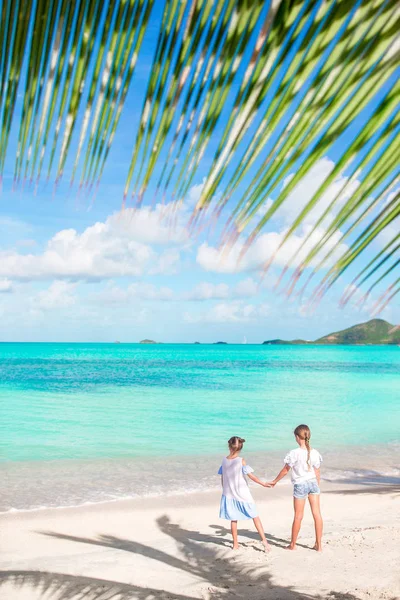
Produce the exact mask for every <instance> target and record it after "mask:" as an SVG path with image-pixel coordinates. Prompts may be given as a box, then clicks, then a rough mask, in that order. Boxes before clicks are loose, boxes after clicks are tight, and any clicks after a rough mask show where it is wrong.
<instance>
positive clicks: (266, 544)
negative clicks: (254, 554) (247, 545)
mask: <svg viewBox="0 0 400 600" xmlns="http://www.w3.org/2000/svg"><path fill="white" fill-rule="evenodd" d="M262 543H263V546H264V550H265V552H271V546H270V545H269V544H268V542H267V540H262Z"/></svg>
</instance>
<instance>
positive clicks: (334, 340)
mask: <svg viewBox="0 0 400 600" xmlns="http://www.w3.org/2000/svg"><path fill="white" fill-rule="evenodd" d="M264 344H268V345H276V346H279V345H284V344H290V345H296V344H297V345H298V344H319V345H321V346H335V345H342V344H343V345H371V346H372V345H390V344H399V345H400V325H391V324H390V323H388V322H387V321H384V320H383V319H372V320H371V321H367V323H360V324H359V325H353V327H349V328H348V329H343V330H342V331H335V332H334V333H329V334H328V335H325V336H323V337H321V338H319V339H317V340H315V341H314V342H306V341H305V340H291V341H286V340H280V339H275V340H267V341H265V342H264Z"/></svg>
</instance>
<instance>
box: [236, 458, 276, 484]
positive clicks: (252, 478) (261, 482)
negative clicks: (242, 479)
mask: <svg viewBox="0 0 400 600" xmlns="http://www.w3.org/2000/svg"><path fill="white" fill-rule="evenodd" d="M242 465H243V466H244V467H245V466H246V461H245V460H244V458H243V459H242ZM247 477H248V478H249V479H251V480H252V481H254V482H255V483H258V484H259V485H262V486H263V487H270V486H269V484H267V483H264V481H261V479H258V477H256V476H255V475H253V473H247Z"/></svg>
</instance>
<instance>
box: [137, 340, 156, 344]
mask: <svg viewBox="0 0 400 600" xmlns="http://www.w3.org/2000/svg"><path fill="white" fill-rule="evenodd" d="M139 344H157V342H155V341H154V340H141V341H140V342H139Z"/></svg>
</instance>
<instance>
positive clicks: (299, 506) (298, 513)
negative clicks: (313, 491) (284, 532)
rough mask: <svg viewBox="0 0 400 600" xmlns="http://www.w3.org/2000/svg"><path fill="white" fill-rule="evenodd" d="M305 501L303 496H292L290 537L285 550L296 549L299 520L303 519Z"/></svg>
mask: <svg viewBox="0 0 400 600" xmlns="http://www.w3.org/2000/svg"><path fill="white" fill-rule="evenodd" d="M305 503H306V499H305V498H293V506H294V519H293V525H292V539H291V540H290V544H289V546H288V547H287V550H296V542H297V536H298V535H299V531H300V527H301V522H302V520H303V515H304V505H305Z"/></svg>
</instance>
